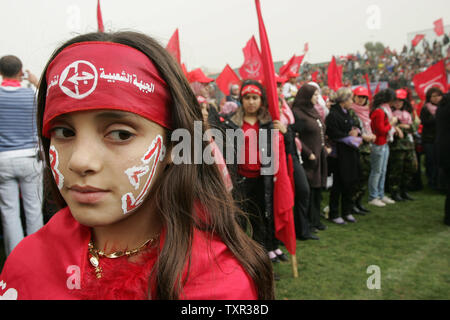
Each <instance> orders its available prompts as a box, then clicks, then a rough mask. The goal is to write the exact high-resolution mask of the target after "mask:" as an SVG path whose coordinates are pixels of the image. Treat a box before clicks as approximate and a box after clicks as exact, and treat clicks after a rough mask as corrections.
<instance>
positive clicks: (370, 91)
mask: <svg viewBox="0 0 450 320" xmlns="http://www.w3.org/2000/svg"><path fill="white" fill-rule="evenodd" d="M364 79H366V85H367V91H368V92H369V101H372V89H370V79H369V74H367V73H366V74H365V75H364Z"/></svg>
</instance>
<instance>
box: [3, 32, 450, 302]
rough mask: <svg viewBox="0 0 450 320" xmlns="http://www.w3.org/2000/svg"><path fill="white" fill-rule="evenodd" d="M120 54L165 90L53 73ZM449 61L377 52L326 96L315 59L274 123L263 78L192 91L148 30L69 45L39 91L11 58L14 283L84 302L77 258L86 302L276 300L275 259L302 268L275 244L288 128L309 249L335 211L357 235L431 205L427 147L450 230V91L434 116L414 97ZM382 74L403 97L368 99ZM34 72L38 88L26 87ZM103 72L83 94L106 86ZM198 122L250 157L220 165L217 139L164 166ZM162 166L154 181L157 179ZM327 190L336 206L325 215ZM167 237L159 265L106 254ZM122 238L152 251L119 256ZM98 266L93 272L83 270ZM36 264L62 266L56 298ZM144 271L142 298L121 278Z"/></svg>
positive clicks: (299, 218) (7, 240) (10, 267)
mask: <svg viewBox="0 0 450 320" xmlns="http://www.w3.org/2000/svg"><path fill="white" fill-rule="evenodd" d="M441 49H442V48H441ZM105 55H107V56H108V57H109V60H108V61H109V62H108V63H109V65H107V67H110V68H118V69H121V70H123V69H124V68H128V69H130V70H132V71H134V72H136V74H138V76H139V77H142V78H143V79H144V80H146V81H148V82H149V83H150V82H151V81H153V82H152V83H156V86H157V88H156V95H155V96H152V98H148V97H147V96H146V95H145V94H147V93H151V92H152V90H150V89H149V90H143V88H144V86H143V85H142V81H141V85H142V86H141V88H138V90H136V88H135V87H133V86H127V85H128V82H127V81H125V80H126V79H125V78H124V79H121V78H120V79H116V80H117V83H116V82H114V81H109V80H108V81H107V80H105V79H106V78H105V79H103V80H98V81H99V84H98V85H97V87H94V89H95V90H94V89H90V90H87V89H86V88H85V92H84V93H82V91H80V90H81V89H80V88H78V87H77V89H76V90H75V91H71V89H69V88H68V87H65V86H64V82H62V81H63V80H64V79H63V80H61V81H60V83H59V85H57V84H58V81H56V82H54V81H53V79H54V78H55V77H59V76H61V77H63V75H64V74H65V71H66V69H65V68H69V67H71V66H72V65H71V64H69V62H72V60H73V59H75V58H77V59H78V60H79V59H81V58H80V57H83V58H84V59H85V60H89V61H93V64H95V63H96V62H99V61H106V60H105V59H104V57H105ZM441 55H442V53H440V51H439V44H434V45H433V47H432V48H426V50H425V51H424V52H423V53H420V54H418V53H416V52H415V51H414V50H412V51H410V52H408V50H407V49H404V50H403V51H402V52H401V53H400V54H397V53H395V52H392V51H390V50H386V51H385V52H384V54H383V55H382V56H376V57H375V56H372V55H369V54H364V55H362V56H361V55H359V54H357V55H354V56H353V55H352V56H351V57H349V58H348V59H347V61H346V63H345V69H344V77H347V79H348V81H347V82H346V83H345V85H344V86H343V87H341V88H339V89H338V90H336V91H333V90H331V89H330V88H328V87H326V83H325V82H324V79H325V77H324V75H323V74H322V75H321V74H320V73H319V76H318V82H313V81H311V79H310V76H311V72H312V71H313V69H308V66H305V67H304V69H303V70H304V71H305V72H304V74H302V75H299V74H295V73H292V72H291V73H290V74H289V75H288V77H287V80H284V79H282V78H281V77H277V86H278V108H279V112H280V119H279V120H276V119H273V118H272V117H271V114H270V113H269V102H268V99H267V95H266V88H265V87H264V85H263V84H262V83H261V82H259V81H256V80H252V79H244V80H243V81H242V83H240V84H239V85H237V84H233V85H231V86H230V94H229V95H228V96H226V97H225V98H224V99H223V100H222V101H216V100H215V99H214V97H215V96H216V94H215V92H213V90H214V86H212V85H211V83H212V82H213V81H214V80H213V79H210V78H208V77H206V76H202V77H200V78H197V80H196V81H192V82H191V83H188V80H187V79H186V78H185V77H183V76H182V74H183V73H182V70H181V68H180V67H179V66H178V65H177V64H176V62H175V61H174V60H173V59H172V58H171V57H170V56H169V54H168V53H167V52H166V51H165V50H164V49H163V48H162V47H160V46H159V44H157V43H156V41H154V40H153V39H151V38H148V37H146V36H144V35H140V34H136V33H127V32H125V33H117V34H115V33H112V34H106V33H93V34H88V35H83V36H80V37H77V38H75V39H73V40H71V41H69V42H67V43H66V44H64V45H63V46H62V47H61V48H59V50H57V51H55V54H54V55H53V56H52V57H51V59H50V60H49V62H48V64H47V67H46V70H45V77H43V79H42V80H41V82H39V83H38V81H37V78H36V77H35V76H34V75H33V74H32V73H31V72H30V71H27V72H26V73H24V72H23V71H22V68H23V67H22V63H21V61H20V59H19V58H17V57H15V56H5V57H2V58H1V59H0V74H1V76H2V83H1V87H0V211H1V219H2V226H3V243H4V245H5V249H6V254H7V255H8V256H11V258H8V260H7V264H6V265H5V270H4V272H3V273H2V277H4V279H0V280H2V281H3V280H4V281H7V282H8V283H10V282H15V283H16V284H15V286H16V287H17V288H19V291H20V289H21V290H23V292H27V294H28V296H29V297H36V296H39V297H47V298H48V297H53V298H55V297H56V296H58V297H63V298H70V297H73V296H72V293H71V292H68V291H67V288H66V287H64V288H63V289H62V288H61V283H59V282H56V280H58V281H59V280H61V278H64V277H63V276H66V270H65V269H64V268H67V265H78V266H82V267H83V268H85V269H83V270H84V271H85V272H86V274H87V275H88V276H86V277H85V279H84V280H83V281H84V282H83V285H84V286H85V287H84V288H88V289H86V290H84V291H83V292H82V294H81V297H83V298H105V297H106V298H111V299H113V298H145V297H155V296H158V297H160V298H167V299H173V298H179V297H180V296H181V295H184V296H185V297H188V298H191V299H202V298H205V297H208V298H211V297H217V298H229V299H242V298H262V299H268V298H269V299H270V298H273V283H272V282H271V281H272V280H273V277H275V279H277V275H276V274H275V275H274V274H273V270H272V267H271V263H270V262H272V263H279V262H280V260H281V261H287V260H288V258H287V256H286V255H285V254H284V253H283V250H281V249H282V243H281V242H280V241H279V240H278V239H277V238H276V237H275V224H274V174H275V173H274V172H273V171H271V170H270V169H271V168H270V165H271V164H270V163H268V162H266V161H263V155H266V154H267V152H268V150H272V148H273V146H272V144H271V143H272V140H271V139H263V137H270V136H271V133H272V130H273V129H275V130H278V131H279V132H281V133H282V134H283V137H284V143H285V154H286V165H287V167H289V168H291V170H292V171H291V177H290V178H291V184H292V185H291V187H292V188H293V191H294V208H293V213H292V214H293V217H294V223H295V232H296V237H297V239H298V240H301V241H305V240H320V239H319V237H318V234H319V231H320V232H322V231H324V230H326V229H327V225H326V224H325V223H323V219H324V218H325V219H328V220H329V221H330V222H331V223H334V224H336V225H339V226H344V225H346V224H349V223H358V220H359V217H358V218H357V217H355V215H367V214H369V213H370V211H371V209H373V208H374V207H378V208H383V207H386V206H391V205H399V206H400V205H401V204H398V203H400V202H403V201H414V199H413V197H412V196H411V195H410V194H409V192H410V191H411V190H420V189H421V188H423V185H422V180H421V170H420V168H421V161H420V159H421V157H422V154H425V168H426V177H427V183H428V185H429V186H430V187H431V188H433V189H435V190H440V189H442V190H444V189H445V192H446V194H447V200H446V208H445V218H444V223H445V224H447V225H450V212H449V209H450V203H449V191H448V190H449V189H450V182H449V177H450V172H449V171H450V170H449V167H448V166H449V164H450V161H448V154H449V152H448V148H449V132H448V128H449V125H448V121H449V118H448V114H449V110H450V105H449V103H450V100H449V96H448V94H445V93H444V92H442V91H441V90H440V89H438V88H434V87H433V88H431V89H429V90H428V91H427V92H426V101H425V102H424V105H423V107H420V108H419V106H418V105H417V104H413V103H412V101H413V97H412V90H411V89H412V88H411V84H410V81H411V77H412V76H413V75H414V74H415V73H416V72H417V71H418V70H420V68H422V67H425V66H428V65H429V64H431V63H432V62H433V61H434V60H435V59H440V58H442V56H441ZM130 56H131V57H133V59H131V60H130V59H129V58H125V57H130ZM85 60H83V61H85ZM80 61H81V60H80ZM141 66H145V68H141ZM128 69H127V70H128ZM322 73H323V70H322ZM365 73H368V74H370V76H371V77H372V80H373V81H379V80H387V81H388V82H389V83H390V87H391V88H388V89H384V90H381V91H379V92H378V93H376V94H375V95H374V96H373V98H372V99H370V97H371V96H372V95H371V94H370V93H369V90H370V89H369V90H368V88H366V87H364V86H357V87H356V88H354V89H352V88H351V85H352V84H358V83H361V82H363V81H360V80H361V79H360V77H361V76H362V75H363V74H365ZM147 79H149V80H147ZM199 79H200V80H199ZM23 80H28V81H29V82H30V83H31V84H32V85H33V86H34V87H35V88H24V87H22V86H21V82H22V81H23ZM87 80H89V79H87ZM87 80H86V81H85V82H84V84H81V83H80V84H79V85H80V86H83V85H85V86H89V81H87ZM100 81H103V82H101V84H100ZM394 82H395V84H394ZM189 84H190V87H189ZM77 86H78V84H77ZM36 88H37V93H38V99H37V100H38V101H37V104H38V114H37V122H35V120H36V116H35V115H34V112H35V99H34V97H35V94H36ZM149 88H150V86H149ZM74 96H75V97H76V99H78V100H77V103H76V104H74V103H73V98H74ZM125 96H126V97H128V99H121V98H120V97H125ZM85 97H88V98H86V99H85ZM125 100H126V101H125ZM130 101H132V102H133V103H130ZM105 105H107V106H108V107H105ZM111 106H112V107H111ZM103 109H107V111H108V112H103V111H104V110H103ZM79 111H81V112H79ZM124 113H125V114H126V113H132V114H134V115H135V117H133V118H130V117H129V116H128V117H127V116H126V115H124ZM136 115H137V116H136ZM196 121H200V122H201V123H202V125H203V128H204V129H207V128H217V129H220V130H221V131H222V132H225V131H227V130H229V129H232V130H234V131H241V132H242V133H243V137H244V139H243V144H242V145H240V146H238V148H236V149H235V150H234V153H233V154H234V157H235V158H234V161H233V160H230V159H228V158H227V161H226V165H225V162H223V161H221V160H220V159H222V160H223V154H222V155H221V154H220V151H221V150H219V148H217V145H216V144H215V141H214V138H213V137H209V138H208V139H206V140H207V141H206V140H205V139H204V141H203V147H206V146H208V145H213V150H214V156H215V159H216V162H215V164H217V166H216V165H215V164H214V163H213V164H212V166H211V165H207V164H203V163H202V164H200V165H177V164H174V162H173V157H165V150H172V149H173V148H174V143H173V141H174V140H170V139H169V137H170V135H173V132H174V129H175V128H177V129H179V128H181V129H183V130H185V131H187V132H189V133H191V134H192V135H194V131H195V122H196ZM35 123H37V125H36V124H35ZM143 137H145V138H146V139H147V140H145V139H144V138H143ZM172 138H173V137H172ZM151 139H153V142H152V144H151V146H150V147H149V145H148V143H147V142H148V141H151ZM38 140H39V141H40V144H39V145H40V149H39V148H37V145H38V144H37V141H38ZM94 150H95V152H94ZM222 151H223V149H222ZM446 151H447V152H446ZM270 154H272V152H270ZM142 155H143V156H142ZM111 159H114V160H115V161H111ZM151 159H154V160H153V162H150V161H151ZM238 159H239V160H238ZM133 161H134V162H133ZM282 161H283V160H282ZM43 169H44V172H45V179H46V183H45V184H43V181H42V179H43ZM123 173H125V174H123ZM147 174H148V178H147V183H145V184H144V183H142V184H141V182H142V181H141V179H143V177H145V176H146V175H147ZM153 177H154V178H155V179H154V180H152V179H153ZM89 183H93V185H92V186H91V185H89ZM44 186H45V187H44ZM101 186H103V187H101ZM46 188H48V190H46ZM19 190H20V195H19ZM149 190H151V191H149ZM325 190H328V191H329V199H328V201H327V207H326V208H322V206H321V204H322V203H323V196H324V191H325ZM45 191H51V192H52V198H50V197H49V196H48V194H47V192H45ZM145 197H148V199H147V200H146V201H144V199H145ZM366 197H367V201H365V199H366ZM106 198H107V199H108V201H103V199H106ZM21 203H22V206H23V211H24V215H25V218H26V234H27V235H32V234H35V235H36V236H33V237H28V238H26V239H25V240H23V241H22V239H23V238H24V232H23V227H22V222H21V208H20V204H21ZM49 203H56V204H57V205H58V206H59V207H58V210H59V209H61V210H59V211H58V212H57V213H56V214H55V215H54V216H53V217H52V218H51V220H50V221H49V222H48V223H47V221H45V222H46V227H45V228H42V226H43V225H44V221H43V220H44V216H43V214H42V211H43V208H48V204H49ZM45 210H47V209H45ZM242 213H245V214H242ZM124 217H129V218H128V219H125V218H124ZM86 226H87V227H89V228H85V227H86ZM63 231H64V232H63ZM247 232H250V235H251V239H250V238H249V237H247ZM68 234H70V235H71V237H72V238H71V239H68V238H67V235H68ZM150 235H151V237H150ZM211 235H215V236H218V237H217V238H212V237H211ZM143 240H146V241H145V242H144V241H143ZM109 241H110V242H111V243H112V246H111V245H110V242H109ZM142 243H143V244H142ZM137 244H141V245H140V246H137ZM258 244H259V245H258ZM154 245H155V246H156V247H157V248H158V250H159V251H152V249H148V253H149V254H148V255H145V254H144V255H141V258H143V259H144V260H143V264H142V265H141V264H138V265H133V266H131V265H127V264H126V263H128V262H124V260H120V259H118V260H117V261H122V262H114V261H115V260H114V259H107V258H118V257H123V258H124V259H125V258H129V257H130V256H133V255H137V254H139V253H140V252H141V251H142V252H145V250H147V249H145V248H147V246H148V248H152V247H153V246H154ZM115 246H119V249H120V248H122V247H126V248H128V249H129V248H131V247H136V249H134V250H131V251H128V250H127V251H124V250H121V251H115V252H113V253H110V254H106V253H105V252H106V251H109V252H111V251H113V250H114V249H117V248H116V247H115ZM50 247H51V248H53V249H52V250H54V251H55V254H54V255H52V256H51V257H52V259H53V260H52V261H50V260H49V255H48V253H47V249H49V248H50ZM15 248H17V249H15ZM102 248H103V249H102ZM207 248H208V249H207ZM208 250H213V251H214V252H213V253H214V255H213V256H214V259H212V260H214V261H215V263H222V265H219V266H218V268H210V266H211V265H212V264H213V262H212V260H211V256H210V255H209V254H208V252H209V251H208ZM30 252H33V253H32V255H30ZM155 252H156V253H157V254H155ZM63 253H64V254H63ZM66 253H67V254H66ZM58 254H60V255H58ZM84 257H85V258H87V259H85V260H87V261H88V262H87V263H84V262H80V261H79V259H84ZM157 257H158V258H157ZM190 259H192V268H193V269H192V270H193V273H192V274H193V276H192V277H191V278H190V279H191V280H190V281H188V280H187V278H184V276H183V275H185V274H189V273H188V272H186V269H185V267H186V266H187V268H189V266H190V265H191V260H190ZM131 260H132V259H131ZM187 261H189V263H187V264H186V262H187ZM100 262H101V263H100ZM23 263H26V264H28V263H30V264H33V265H35V266H36V270H38V271H36V272H39V270H41V269H42V270H46V271H43V274H42V279H46V281H48V282H47V285H48V288H49V289H48V290H47V289H44V290H41V283H40V282H39V281H41V279H34V278H33V279H34V280H33V279H31V278H30V277H33V275H30V276H26V275H24V274H23V272H22V271H21V269H20V265H21V264H23ZM124 263H125V264H124ZM100 264H101V266H102V267H100ZM50 265H51V267H49V266H50ZM223 266H226V267H225V270H223V269H222V267H223ZM237 266H239V267H237ZM206 267H208V268H206ZM29 268H30V269H32V267H31V266H30V267H29ZM46 268H50V269H48V270H47V269H46ZM57 268H61V269H58V270H59V271H58V272H59V274H62V275H63V276H61V277H59V278H58V277H53V278H52V275H50V272H49V270H57ZM127 268H133V270H135V271H136V277H137V278H136V279H133V280H132V281H134V282H133V285H132V286H131V287H132V288H128V287H126V283H127V282H126V281H122V280H121V279H126V280H127V281H128V280H129V277H130V274H129V273H127V272H124V270H125V271H126V270H128V269H127ZM63 269H64V270H63ZM61 270H62V271H63V272H61ZM114 270H116V271H117V272H119V273H118V274H119V276H117V274H116V273H114V272H113V271H114ZM149 270H151V271H152V272H151V273H150V271H149ZM188 270H189V269H188ZM236 270H238V271H236ZM55 272H56V271H55ZM155 276H156V277H157V281H156V280H155V278H152V277H155ZM182 276H183V279H184V280H183V281H181V279H182ZM35 278H36V277H35ZM39 278H40V277H39ZM96 278H97V279H96ZM5 279H6V280H5ZM17 279H21V280H20V282H17V281H18V280H17ZM99 279H100V280H99ZM102 279H103V280H102ZM149 279H150V280H149ZM42 281H43V280H42ZM119 282H120V283H119ZM25 283H27V284H26V285H25ZM31 283H33V284H31ZM66 283H68V282H67V281H65V282H64V285H66ZM5 285H6V284H5ZM30 286H31V287H32V289H30ZM33 286H35V287H33ZM149 287H151V289H149ZM24 288H26V289H24ZM181 288H183V290H182V289H181ZM50 289H51V290H54V291H50ZM69 289H70V288H69ZM55 290H56V291H55ZM38 291H39V293H37V292H38ZM55 292H57V293H55ZM16 293H17V291H16ZM77 297H78V296H77Z"/></svg>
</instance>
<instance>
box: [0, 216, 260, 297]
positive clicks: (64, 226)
mask: <svg viewBox="0 0 450 320" xmlns="http://www.w3.org/2000/svg"><path fill="white" fill-rule="evenodd" d="M90 239H91V231H90V228H88V227H85V226H83V225H81V224H80V223H78V222H77V221H76V220H75V219H74V218H73V217H72V214H71V212H70V210H69V209H68V208H67V207H66V208H64V209H62V210H61V211H59V212H58V213H56V214H55V215H54V216H53V217H52V219H51V220H50V221H49V222H48V223H47V224H46V225H45V226H44V227H43V228H41V229H40V230H39V231H38V232H36V233H33V234H32V235H30V236H28V237H26V238H25V239H24V240H23V241H21V242H20V243H19V244H18V245H17V246H16V248H15V249H14V250H13V251H12V252H11V254H10V255H9V257H8V259H7V260H6V263H5V266H4V268H3V271H2V273H1V275H0V298H2V297H3V298H4V299H19V300H35V299H39V300H55V299H56V300H72V299H76V300H78V299H90V300H93V299H105V300H110V299H114V300H116V299H126V300H134V299H145V298H146V296H147V290H148V286H149V284H148V277H149V274H150V271H151V268H152V267H153V265H154V263H155V262H156V259H157V252H156V250H150V251H149V253H148V255H147V256H146V258H147V259H146V262H145V263H143V264H140V263H139V264H137V263H136V264H135V263H130V262H128V261H127V260H126V257H122V258H118V259H102V262H101V264H102V265H103V266H102V269H103V277H102V278H101V279H100V280H99V279H96V277H95V273H94V269H93V267H92V266H91V265H90V263H89V261H88V251H87V249H88V242H89V240H90ZM163 242H164V232H163V233H162V234H161V238H160V243H161V246H162V244H163ZM184 274H185V275H186V270H185V273H184ZM77 278H79V281H77ZM77 283H78V285H77ZM152 292H153V290H152ZM180 298H181V299H189V300H205V299H218V300H248V299H257V292H256V288H255V285H254V283H253V280H252V279H251V278H250V276H249V275H248V274H247V273H246V272H245V270H244V268H243V267H242V266H241V265H240V263H239V261H238V260H237V259H236V258H235V257H234V256H233V254H232V253H231V251H230V250H229V249H228V247H227V246H226V245H225V244H224V243H223V242H222V241H221V240H220V239H219V238H218V237H212V238H211V237H210V235H209V234H207V233H206V232H203V231H200V230H198V229H195V230H194V238H193V243H192V255H191V261H190V270H189V277H188V280H187V282H186V284H185V285H184V287H183V289H182V293H181V297H180Z"/></svg>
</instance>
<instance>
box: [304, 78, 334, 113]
mask: <svg viewBox="0 0 450 320" xmlns="http://www.w3.org/2000/svg"><path fill="white" fill-rule="evenodd" d="M308 84H309V85H311V86H313V87H316V88H317V90H319V100H318V103H319V105H320V107H321V108H322V109H323V112H324V114H325V117H326V116H327V115H328V114H329V113H330V110H328V108H327V104H326V102H325V100H323V97H322V90H321V89H320V87H319V85H318V84H317V83H315V82H314V81H311V82H308Z"/></svg>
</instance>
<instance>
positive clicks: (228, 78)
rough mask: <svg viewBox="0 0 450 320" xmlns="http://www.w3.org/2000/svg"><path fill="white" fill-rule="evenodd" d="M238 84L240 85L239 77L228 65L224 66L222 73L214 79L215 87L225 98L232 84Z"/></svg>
mask: <svg viewBox="0 0 450 320" xmlns="http://www.w3.org/2000/svg"><path fill="white" fill-rule="evenodd" d="M239 83H240V79H239V77H238V76H237V74H236V73H235V72H234V71H233V69H231V67H230V66H229V65H228V64H227V65H226V66H225V68H223V70H222V72H221V73H220V74H219V76H218V77H217V78H216V84H217V87H218V88H219V89H220V91H222V92H223V93H224V94H225V95H226V96H228V95H229V94H230V86H231V85H232V84H239Z"/></svg>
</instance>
